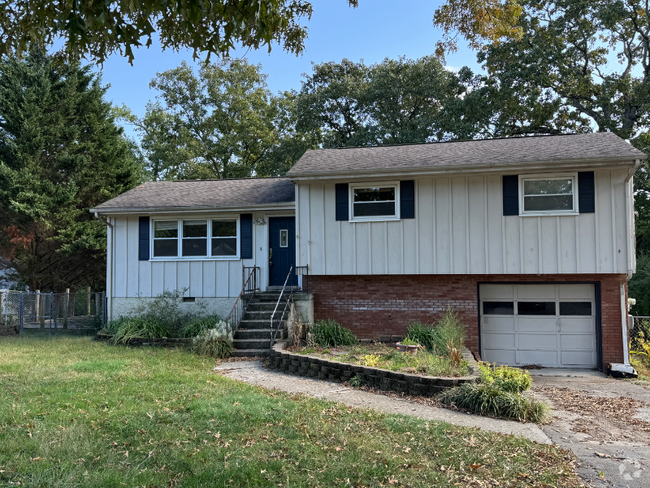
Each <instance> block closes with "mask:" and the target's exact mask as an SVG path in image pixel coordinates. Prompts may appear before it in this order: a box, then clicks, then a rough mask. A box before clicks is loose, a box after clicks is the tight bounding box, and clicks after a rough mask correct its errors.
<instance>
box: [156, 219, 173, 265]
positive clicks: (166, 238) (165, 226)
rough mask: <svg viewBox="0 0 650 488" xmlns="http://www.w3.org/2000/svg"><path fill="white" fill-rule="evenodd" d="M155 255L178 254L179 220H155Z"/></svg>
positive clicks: (171, 255) (170, 255)
mask: <svg viewBox="0 0 650 488" xmlns="http://www.w3.org/2000/svg"><path fill="white" fill-rule="evenodd" d="M153 256H154V257H156V258H158V257H176V256H178V221H177V220H154V222H153Z"/></svg>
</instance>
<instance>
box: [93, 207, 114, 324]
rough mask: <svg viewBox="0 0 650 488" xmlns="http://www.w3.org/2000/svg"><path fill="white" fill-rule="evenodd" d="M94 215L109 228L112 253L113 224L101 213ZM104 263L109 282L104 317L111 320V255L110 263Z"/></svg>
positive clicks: (111, 250)
mask: <svg viewBox="0 0 650 488" xmlns="http://www.w3.org/2000/svg"><path fill="white" fill-rule="evenodd" d="M94 215H95V218H96V219H97V220H101V221H102V222H104V223H105V224H106V225H107V226H108V228H109V229H110V232H108V234H110V240H111V242H110V244H111V246H110V252H111V253H112V252H113V249H114V247H113V238H114V236H113V224H111V222H110V221H109V220H108V219H107V218H106V217H104V216H103V215H99V213H97V212H95V214H94ZM106 237H107V243H108V236H106ZM106 257H107V259H108V258H109V256H106ZM106 264H107V266H106V282H107V284H110V289H109V287H108V286H107V287H106V292H107V293H106V300H107V304H106V308H107V312H108V313H107V314H106V319H107V320H111V318H112V310H113V259H112V257H111V265H110V266H108V261H107V263H106Z"/></svg>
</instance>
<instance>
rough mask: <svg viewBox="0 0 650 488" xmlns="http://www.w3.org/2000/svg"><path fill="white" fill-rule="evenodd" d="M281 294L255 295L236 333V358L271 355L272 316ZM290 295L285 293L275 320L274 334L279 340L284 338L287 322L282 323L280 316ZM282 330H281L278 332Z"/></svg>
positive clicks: (273, 292) (272, 292) (271, 292)
mask: <svg viewBox="0 0 650 488" xmlns="http://www.w3.org/2000/svg"><path fill="white" fill-rule="evenodd" d="M279 297H280V293H279V292H276V291H267V292H258V293H255V298H253V300H251V302H250V303H249V304H248V308H247V309H246V312H245V313H244V316H243V317H242V320H241V322H240V323H239V327H238V328H237V331H236V332H235V337H234V340H233V342H234V345H235V352H233V354H232V355H233V356H235V357H252V356H268V355H270V353H271V328H270V325H271V315H273V309H274V308H275V305H276V303H277V302H278V298H279ZM288 297H289V294H288V293H286V292H285V295H284V296H283V297H282V301H281V302H280V304H279V305H278V311H277V312H276V314H275V318H274V320H273V333H274V334H276V333H277V334H276V335H275V338H276V339H277V340H280V339H283V338H284V328H285V323H286V316H285V320H284V321H283V322H282V323H280V316H281V315H282V311H283V310H284V306H285V304H286V300H287V298H288ZM278 329H280V330H278Z"/></svg>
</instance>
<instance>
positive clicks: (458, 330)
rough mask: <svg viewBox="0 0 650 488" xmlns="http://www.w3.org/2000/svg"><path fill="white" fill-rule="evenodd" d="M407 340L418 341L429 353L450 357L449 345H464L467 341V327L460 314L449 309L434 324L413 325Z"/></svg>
mask: <svg viewBox="0 0 650 488" xmlns="http://www.w3.org/2000/svg"><path fill="white" fill-rule="evenodd" d="M405 340H412V341H416V342H417V343H418V344H420V345H422V346H424V347H425V348H426V350H427V351H429V352H433V353H436V354H440V355H443V356H446V357H449V354H450V352H451V351H450V349H449V347H448V346H449V344H450V343H451V344H452V345H455V344H462V342H463V341H464V340H465V326H464V325H463V324H462V323H461V321H460V317H459V315H458V312H456V311H454V310H453V309H452V308H451V307H448V308H447V311H446V312H445V313H444V314H442V315H441V316H440V318H439V319H438V320H437V321H436V322H434V323H433V324H423V323H422V322H413V323H411V324H410V325H409V327H408V329H407V334H406V338H405ZM402 344H404V341H402Z"/></svg>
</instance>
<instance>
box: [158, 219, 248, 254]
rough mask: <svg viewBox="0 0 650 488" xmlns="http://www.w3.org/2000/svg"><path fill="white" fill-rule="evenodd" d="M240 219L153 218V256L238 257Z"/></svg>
mask: <svg viewBox="0 0 650 488" xmlns="http://www.w3.org/2000/svg"><path fill="white" fill-rule="evenodd" d="M238 228H239V225H238V219H236V218H230V219H179V220H154V221H153V239H152V241H153V244H152V251H153V254H152V256H153V258H154V259H155V258H167V259H168V258H179V259H183V258H187V259H200V258H204V259H206V258H207V259H209V258H214V259H219V258H222V259H233V258H234V259H237V257H238V255H239V253H238V250H239V236H238Z"/></svg>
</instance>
